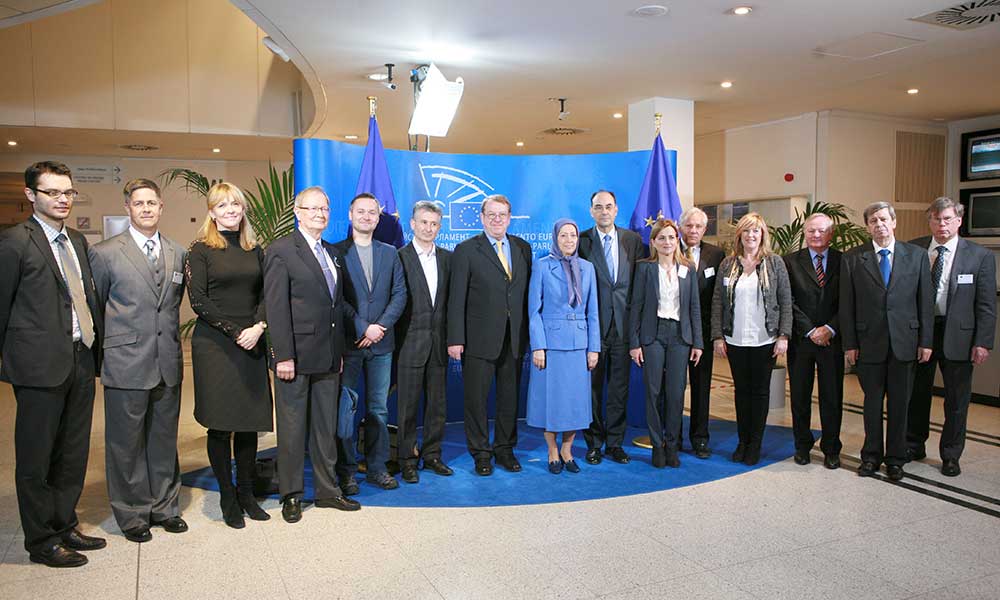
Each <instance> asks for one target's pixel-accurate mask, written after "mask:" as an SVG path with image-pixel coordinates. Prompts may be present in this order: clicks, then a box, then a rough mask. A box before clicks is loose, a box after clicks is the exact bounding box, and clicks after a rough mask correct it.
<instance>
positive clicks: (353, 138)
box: [344, 135, 358, 140]
mask: <svg viewBox="0 0 1000 600" xmlns="http://www.w3.org/2000/svg"><path fill="white" fill-rule="evenodd" d="M344 139H345V140H356V139H358V136H356V135H345V136H344Z"/></svg>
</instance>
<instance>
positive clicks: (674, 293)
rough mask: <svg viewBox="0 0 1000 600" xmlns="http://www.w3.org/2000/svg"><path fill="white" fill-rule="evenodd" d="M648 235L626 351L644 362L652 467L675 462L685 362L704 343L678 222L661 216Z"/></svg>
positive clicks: (698, 305)
mask: <svg viewBox="0 0 1000 600" xmlns="http://www.w3.org/2000/svg"><path fill="white" fill-rule="evenodd" d="M649 239H650V243H649V246H650V247H649V253H650V256H649V258H648V259H644V260H641V261H638V262H636V265H635V280H634V282H633V284H632V297H631V300H630V306H629V322H630V323H629V330H630V336H629V339H630V343H629V348H630V350H629V354H630V355H631V356H632V360H633V361H635V363H636V364H637V365H639V366H641V367H642V374H643V379H644V380H645V383H646V423H647V425H648V427H649V439H650V442H651V443H652V446H653V466H654V467H657V468H663V467H664V466H671V467H679V466H680V464H681V463H680V459H679V458H678V456H677V450H678V448H677V446H678V443H679V439H678V437H677V436H678V433H679V432H680V430H681V415H682V413H683V410H684V386H685V385H686V384H687V381H686V378H687V371H688V369H687V367H688V364H687V363H688V361H691V362H693V363H694V364H698V360H699V359H700V358H701V353H702V349H703V347H704V345H703V343H702V332H701V303H700V301H699V299H698V273H697V270H696V269H695V268H694V266H693V265H692V264H691V263H690V262H689V261H688V260H687V259H686V258H684V255H683V253H681V248H680V231H679V229H678V227H677V224H676V223H674V222H673V221H670V220H667V219H659V220H658V221H656V223H654V224H653V228H652V231H651V232H650V237H649ZM661 391H663V392H664V394H663V399H664V400H663V403H662V404H661V402H660V398H661V394H660V392H661Z"/></svg>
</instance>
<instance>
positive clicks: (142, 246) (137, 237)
mask: <svg viewBox="0 0 1000 600" xmlns="http://www.w3.org/2000/svg"><path fill="white" fill-rule="evenodd" d="M128 232H129V233H130V234H131V235H132V240H133V241H135V245H136V246H139V252H142V255H143V256H146V242H148V241H150V240H152V242H153V258H157V259H158V258H160V232H159V231H157V232H156V233H154V234H153V236H152V237H146V236H145V235H143V234H142V233H140V232H139V230H138V229H136V228H135V227H132V226H131V225H129V226H128Z"/></svg>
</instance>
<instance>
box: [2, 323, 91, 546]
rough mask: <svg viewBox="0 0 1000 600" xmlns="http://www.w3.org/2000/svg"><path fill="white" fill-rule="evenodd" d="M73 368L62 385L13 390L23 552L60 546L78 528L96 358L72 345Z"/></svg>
mask: <svg viewBox="0 0 1000 600" xmlns="http://www.w3.org/2000/svg"><path fill="white" fill-rule="evenodd" d="M75 346H76V347H77V351H76V352H75V353H74V357H73V360H74V364H73V368H72V369H70V373H69V376H68V377H67V378H66V381H64V382H63V383H62V384H60V385H59V386H56V387H46V388H36V387H25V386H14V397H15V398H16V399H17V416H16V417H15V421H14V456H15V464H16V466H15V469H14V483H15V487H16V489H17V507H18V511H19V512H20V515H21V528H22V529H23V530H24V549H25V550H27V551H28V552H29V553H36V552H39V551H41V550H43V549H44V548H46V547H47V546H49V545H50V544H53V543H58V542H59V541H60V539H61V536H62V534H64V533H66V532H68V531H69V530H71V529H73V528H74V527H76V526H77V525H78V524H79V521H78V520H77V516H76V503H77V502H78V501H79V500H80V494H81V493H82V492H83V480H84V476H85V475H86V473H87V458H88V453H89V452H90V426H91V422H92V421H93V416H94V356H93V353H92V352H91V350H90V349H89V348H87V347H86V346H84V345H83V344H80V343H77V344H75Z"/></svg>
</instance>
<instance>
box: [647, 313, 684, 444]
mask: <svg viewBox="0 0 1000 600" xmlns="http://www.w3.org/2000/svg"><path fill="white" fill-rule="evenodd" d="M690 356H691V346H688V345H687V344H685V343H684V340H682V339H681V335H680V323H678V322H677V321H674V320H671V319H659V320H657V323H656V341H654V342H653V343H652V344H649V345H646V346H643V347H642V358H643V361H644V362H643V365H642V375H643V379H644V380H645V382H646V425H647V427H648V428H649V439H650V442H651V443H652V444H653V447H654V448H660V447H666V448H670V449H671V450H673V448H674V447H675V446H676V445H677V440H678V437H677V433H678V432H680V430H681V424H682V422H683V421H682V420H681V419H682V417H683V414H684V386H685V385H687V381H686V379H687V377H686V375H687V362H688V358H689V357H690Z"/></svg>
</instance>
